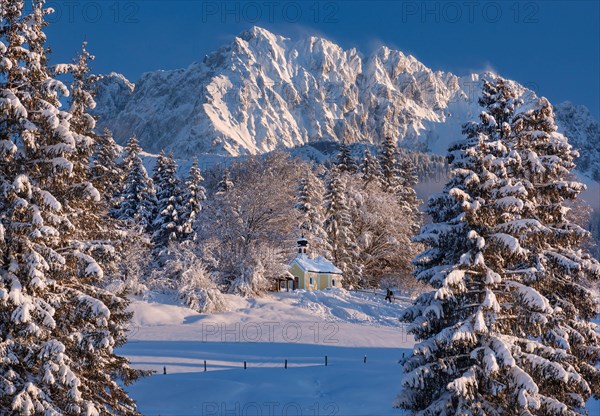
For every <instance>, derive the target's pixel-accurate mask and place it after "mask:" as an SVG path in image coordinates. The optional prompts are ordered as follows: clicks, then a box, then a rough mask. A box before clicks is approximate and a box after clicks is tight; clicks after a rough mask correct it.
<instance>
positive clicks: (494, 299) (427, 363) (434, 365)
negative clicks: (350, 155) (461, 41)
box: [397, 78, 600, 415]
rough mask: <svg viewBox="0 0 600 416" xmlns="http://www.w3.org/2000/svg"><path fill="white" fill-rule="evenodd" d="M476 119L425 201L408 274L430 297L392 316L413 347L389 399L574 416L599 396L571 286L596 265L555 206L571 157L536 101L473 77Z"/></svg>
mask: <svg viewBox="0 0 600 416" xmlns="http://www.w3.org/2000/svg"><path fill="white" fill-rule="evenodd" d="M481 104H482V106H484V108H485V111H484V112H483V113H482V114H481V117H480V118H481V121H480V123H478V124H477V123H471V124H469V125H466V126H465V129H464V131H465V134H466V139H465V140H464V141H462V142H460V143H458V144H456V145H454V146H453V147H452V148H451V149H450V154H449V158H450V161H451V162H452V167H453V172H454V177H453V178H452V179H451V180H450V182H449V183H448V184H447V186H446V188H445V190H444V192H443V193H442V194H440V195H436V196H434V197H432V198H431V199H430V201H429V208H428V213H429V215H431V217H432V219H433V224H430V225H427V226H425V227H424V228H423V230H422V232H421V234H420V236H419V237H418V238H417V241H419V242H422V243H424V244H426V245H427V246H429V248H427V249H426V250H425V251H424V252H423V253H421V254H420V255H419V256H417V258H416V259H415V265H416V271H415V275H416V276H417V278H418V279H419V280H421V281H423V282H425V283H429V284H430V285H432V286H433V288H434V291H432V292H429V293H425V294H423V295H422V296H420V297H419V298H418V299H417V300H416V303H415V305H414V306H413V307H412V308H409V309H408V310H407V311H406V312H405V313H404V314H403V319H404V320H406V321H409V322H412V325H411V326H410V332H411V333H413V334H414V335H415V339H416V340H417V341H418V342H417V344H416V345H415V347H414V349H413V354H412V356H411V357H409V358H408V359H407V360H406V361H405V363H404V370H405V372H406V374H405V377H404V379H403V381H402V385H403V387H404V390H403V391H402V392H401V393H400V395H399V397H398V400H397V405H398V406H400V407H403V408H406V409H409V410H411V411H413V412H415V413H419V414H432V415H433V414H436V415H455V414H465V415H484V414H487V415H490V414H491V415H496V414H497V415H501V414H505V412H506V411H507V409H510V412H511V413H515V414H526V415H563V414H564V415H567V414H568V415H571V414H583V413H584V406H585V402H586V400H587V399H589V397H590V396H591V394H592V392H595V391H599V388H600V370H599V369H598V367H597V364H598V362H599V361H600V347H599V346H598V345H599V340H600V335H599V334H598V332H596V328H597V326H596V325H594V324H592V323H591V322H590V320H591V319H592V318H593V317H594V316H595V315H596V311H595V307H596V305H595V303H594V298H593V296H592V294H591V292H590V291H589V290H588V289H587V288H586V287H585V285H584V282H585V281H586V280H588V279H598V278H600V265H599V264H598V262H596V261H595V260H593V259H591V257H590V256H589V254H587V253H584V252H582V251H581V250H579V249H577V248H576V247H577V242H578V241H580V240H581V239H582V238H584V237H585V235H586V232H585V231H584V230H582V229H581V228H579V227H578V226H576V225H574V224H571V223H569V221H568V219H567V218H566V211H567V210H566V209H565V206H564V202H565V201H567V200H572V199H574V198H576V196H577V194H578V193H579V192H580V191H581V189H582V185H581V184H579V183H576V182H572V181H569V180H567V178H566V175H567V174H568V172H569V170H570V169H572V168H573V163H572V161H573V158H574V157H575V155H576V152H574V151H573V150H572V149H571V147H570V145H569V144H568V143H567V140H566V138H565V137H564V136H563V135H561V134H559V133H557V132H556V126H555V125H554V120H553V115H552V110H551V106H550V105H549V103H547V101H546V100H545V99H542V100H540V104H539V105H538V106H537V107H536V108H535V109H533V110H530V111H527V112H524V113H520V114H517V115H515V113H516V109H517V108H518V106H519V105H520V102H519V100H518V99H517V97H516V93H515V92H514V90H513V89H512V87H511V85H510V84H509V83H508V82H506V81H504V80H503V79H500V78H499V79H497V80H492V81H486V83H484V96H483V98H482V100H481Z"/></svg>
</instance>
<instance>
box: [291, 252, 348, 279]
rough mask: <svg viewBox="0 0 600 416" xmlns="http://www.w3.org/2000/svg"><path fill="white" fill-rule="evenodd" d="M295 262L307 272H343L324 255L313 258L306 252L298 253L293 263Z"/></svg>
mask: <svg viewBox="0 0 600 416" xmlns="http://www.w3.org/2000/svg"><path fill="white" fill-rule="evenodd" d="M294 262H296V263H298V266H300V267H301V268H302V269H304V270H306V271H307V272H315V273H332V274H342V271H341V270H340V269H338V268H337V267H335V266H334V264H333V263H332V262H330V261H329V260H327V259H326V258H325V257H322V256H318V257H315V258H314V259H311V258H308V256H307V255H306V254H298V255H297V256H296V258H295V259H294V260H292V263H294Z"/></svg>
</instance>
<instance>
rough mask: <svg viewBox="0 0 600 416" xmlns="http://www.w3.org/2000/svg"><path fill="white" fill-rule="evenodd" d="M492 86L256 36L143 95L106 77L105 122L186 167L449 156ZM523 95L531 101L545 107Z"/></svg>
mask: <svg viewBox="0 0 600 416" xmlns="http://www.w3.org/2000/svg"><path fill="white" fill-rule="evenodd" d="M485 76H493V75H492V74H489V73H484V74H471V75H469V76H466V77H458V76H456V75H453V74H451V73H449V72H440V71H437V72H434V71H432V70H431V69H429V68H428V67H426V66H425V65H423V64H422V63H421V62H419V61H417V60H416V59H415V58H414V57H413V56H410V55H404V54H403V53H402V52H400V51H396V50H391V49H389V48H387V47H385V46H382V47H380V48H379V49H377V50H376V51H375V52H374V53H372V54H371V55H369V56H362V55H361V54H360V53H359V52H358V51H357V50H355V49H350V50H344V49H342V48H341V47H340V46H338V45H336V44H334V43H332V42H330V41H328V40H326V39H323V38H319V37H314V36H310V37H305V38H302V39H289V38H285V37H282V36H278V35H275V34H273V33H270V32H269V31H267V30H265V29H262V28H259V27H253V28H252V29H250V30H248V31H246V32H244V33H242V34H240V35H239V36H237V37H236V38H235V39H234V40H233V42H232V43H231V44H230V45H228V46H225V47H222V48H221V49H219V50H217V51H216V52H214V53H212V54H210V55H208V56H206V57H205V58H204V60H203V62H201V63H194V64H192V65H190V66H189V67H188V68H186V69H179V70H173V71H155V72H149V73H145V74H143V75H142V77H141V79H140V80H139V81H137V82H136V84H135V85H133V84H132V83H130V82H129V81H128V80H127V79H125V78H124V77H123V76H122V75H119V74H110V75H107V76H105V77H104V78H103V79H102V81H101V82H100V84H99V88H98V96H97V101H98V107H97V108H98V110H97V113H96V114H97V115H98V116H99V117H100V122H99V126H100V127H104V126H106V127H109V128H111V129H112V130H113V132H114V135H115V137H116V138H117V140H118V141H119V142H120V143H123V142H124V141H125V140H127V138H129V137H130V136H131V135H133V134H136V135H137V136H138V138H139V140H140V143H141V144H142V146H143V147H144V149H145V150H147V151H149V152H155V153H156V152H159V151H160V150H161V149H165V150H167V151H173V152H174V154H175V156H176V157H178V158H183V159H186V158H190V157H191V156H193V155H195V154H200V153H213V154H220V155H233V156H237V155H241V154H256V153H263V152H268V151H270V150H273V149H275V148H276V147H279V146H285V147H295V146H299V145H303V144H306V143H312V142H316V141H323V140H331V141H341V140H345V141H347V142H349V143H353V142H366V143H377V142H379V141H380V140H382V139H383V138H384V137H385V136H392V137H397V138H398V140H399V142H400V143H401V144H403V145H404V146H405V147H408V148H412V149H416V150H428V151H433V152H436V153H444V152H445V150H446V148H447V145H448V143H449V142H451V141H453V140H455V139H457V138H459V137H460V130H461V125H462V124H463V123H464V122H465V121H468V120H471V119H473V118H475V117H477V115H478V113H479V111H480V109H479V106H478V104H477V98H478V96H479V93H480V90H481V80H482V78H483V77H485ZM515 84H516V83H515ZM516 85H517V86H518V90H519V91H520V93H521V94H522V95H523V98H524V99H525V101H531V100H533V99H535V94H534V93H533V92H532V91H530V90H527V89H526V88H524V87H522V86H520V85H518V84H516ZM558 109H559V110H561V111H562V114H565V116H563V117H560V116H559V120H560V121H561V123H564V124H563V126H562V127H563V129H564V130H565V131H567V132H573V133H576V134H577V135H578V138H577V142H578V143H588V142H589V143H591V142H593V140H590V139H588V138H587V135H588V134H592V135H594V134H596V143H597V140H598V138H597V133H598V130H597V129H596V130H594V129H589V128H587V127H580V126H587V124H586V122H584V121H582V120H581V119H580V118H579V112H578V111H571V109H572V106H571V107H569V106H567V105H564V106H562V107H558ZM571 113H573V114H574V115H568V114H571ZM596 127H597V123H596Z"/></svg>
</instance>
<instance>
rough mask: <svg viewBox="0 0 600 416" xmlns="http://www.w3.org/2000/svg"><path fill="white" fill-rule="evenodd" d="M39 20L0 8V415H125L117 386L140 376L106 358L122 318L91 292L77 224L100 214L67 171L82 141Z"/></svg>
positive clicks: (19, 9) (104, 296)
mask: <svg viewBox="0 0 600 416" xmlns="http://www.w3.org/2000/svg"><path fill="white" fill-rule="evenodd" d="M47 13H48V10H47V9H45V7H44V4H43V2H42V1H35V2H34V3H33V7H32V11H31V12H30V14H27V15H23V2H22V1H19V0H5V1H3V2H2V5H1V6H0V21H1V24H0V51H1V52H2V59H1V60H0V62H1V63H0V114H1V116H0V156H1V158H2V163H0V178H1V179H0V180H1V181H2V187H1V193H0V212H1V215H0V409H3V411H4V412H6V413H7V414H15V415H31V414H44V415H59V414H69V415H75V414H87V415H92V414H103V415H112V414H118V415H134V414H137V412H136V411H135V405H134V403H133V401H132V400H131V399H130V398H128V397H127V395H126V393H125V392H124V391H123V389H122V388H121V385H120V383H117V379H121V380H122V381H124V382H125V383H129V382H131V381H133V380H134V379H135V378H136V377H137V375H138V373H137V372H136V371H134V370H132V369H131V368H130V367H129V365H128V363H127V360H126V359H124V358H122V357H119V356H117V355H115V354H114V352H113V349H114V348H115V347H117V346H119V345H122V344H123V343H124V342H125V325H126V323H127V321H128V319H129V317H130V315H129V314H128V313H127V312H125V308H126V306H127V302H126V300H124V299H121V298H119V297H117V296H115V295H113V294H111V293H108V292H106V291H104V290H102V289H100V288H99V286H98V283H99V281H100V279H102V277H103V271H102V269H101V268H100V267H99V264H98V262H97V261H96V259H95V258H94V253H95V248H96V247H95V246H96V243H95V242H94V241H91V240H92V239H94V237H95V235H96V233H97V232H98V230H97V229H95V230H86V229H82V228H78V227H80V226H81V225H82V224H86V222H85V221H82V220H81V217H82V216H85V215H86V214H87V213H88V212H89V213H90V214H91V216H92V217H94V218H99V217H98V215H97V214H96V210H97V209H98V202H99V195H98V192H97V191H96V190H95V188H93V186H92V185H91V184H89V182H87V181H86V178H87V172H85V171H80V170H79V169H75V167H76V166H77V165H78V164H81V165H82V166H84V165H85V163H83V162H82V161H81V160H79V159H78V158H79V157H80V149H79V148H78V146H80V145H85V143H86V142H88V140H87V139H86V138H84V137H81V136H82V133H78V132H77V131H76V128H75V127H73V126H72V125H71V120H72V118H73V115H72V114H71V113H69V112H66V111H61V110H60V102H59V98H60V97H61V96H64V95H67V94H68V89H67V88H66V87H65V85H64V84H62V83H61V82H60V81H58V80H56V79H54V78H52V77H51V75H50V70H49V69H48V67H47V61H46V48H45V39H46V38H45V35H44V32H43V28H44V26H45V25H46V23H45V20H44V19H45V15H46V14H47ZM83 206H85V210H82V208H81V207H83ZM96 225H97V226H101V223H97V224H96ZM92 236H94V237H92Z"/></svg>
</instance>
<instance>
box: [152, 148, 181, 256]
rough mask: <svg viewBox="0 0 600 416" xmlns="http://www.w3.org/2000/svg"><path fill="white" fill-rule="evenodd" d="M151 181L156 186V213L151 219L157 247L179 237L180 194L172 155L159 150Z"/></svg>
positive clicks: (161, 246) (153, 239) (175, 165)
mask: <svg viewBox="0 0 600 416" xmlns="http://www.w3.org/2000/svg"><path fill="white" fill-rule="evenodd" d="M152 182H153V183H154V187H155V188H156V199H157V203H156V214H155V217H154V220H153V221H152V229H153V230H154V233H153V234H152V242H153V243H154V244H155V246H156V247H157V248H163V247H166V246H167V244H168V243H169V242H171V241H176V240H178V239H179V230H178V225H179V223H180V222H179V221H180V220H179V212H178V211H179V210H181V202H182V195H181V189H180V184H179V179H178V178H177V164H176V163H175V159H173V155H168V156H167V155H165V153H164V152H160V155H159V156H158V160H157V161H156V165H154V174H153V176H152Z"/></svg>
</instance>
